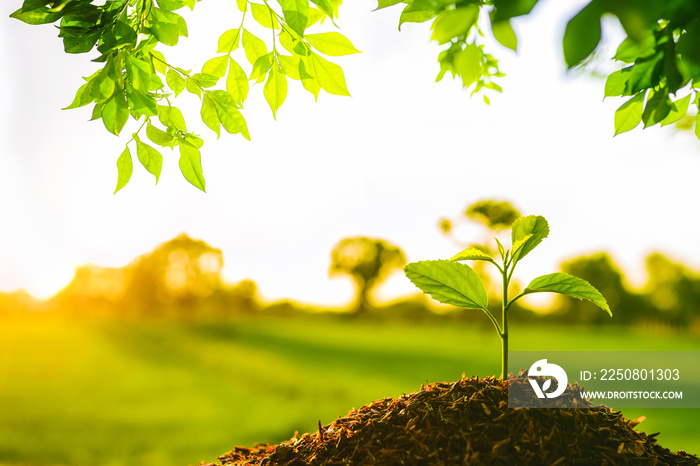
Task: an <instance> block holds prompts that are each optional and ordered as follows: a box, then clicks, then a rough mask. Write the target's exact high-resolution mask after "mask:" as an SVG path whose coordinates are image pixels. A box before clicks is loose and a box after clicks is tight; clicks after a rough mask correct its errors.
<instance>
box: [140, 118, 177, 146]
mask: <svg viewBox="0 0 700 466" xmlns="http://www.w3.org/2000/svg"><path fill="white" fill-rule="evenodd" d="M146 136H148V139H150V140H151V142H153V143H154V144H158V145H159V146H161V147H175V138H173V135H172V134H170V133H166V132H165V131H163V130H161V129H158V128H156V127H155V126H153V125H152V124H151V123H148V125H147V126H146Z"/></svg>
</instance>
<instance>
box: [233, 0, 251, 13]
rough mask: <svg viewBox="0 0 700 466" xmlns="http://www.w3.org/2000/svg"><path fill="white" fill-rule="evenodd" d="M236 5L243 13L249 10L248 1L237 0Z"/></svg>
mask: <svg viewBox="0 0 700 466" xmlns="http://www.w3.org/2000/svg"><path fill="white" fill-rule="evenodd" d="M236 5H237V6H238V9H239V10H240V12H241V13H245V12H246V10H247V9H248V0H236Z"/></svg>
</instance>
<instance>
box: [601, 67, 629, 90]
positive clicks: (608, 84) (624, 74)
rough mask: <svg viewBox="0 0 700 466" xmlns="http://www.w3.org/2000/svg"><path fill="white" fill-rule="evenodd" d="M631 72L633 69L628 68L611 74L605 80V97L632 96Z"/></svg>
mask: <svg viewBox="0 0 700 466" xmlns="http://www.w3.org/2000/svg"><path fill="white" fill-rule="evenodd" d="M631 71H632V67H631V66H628V67H627V68H622V69H621V70H618V71H615V72H614V73H610V74H609V75H608V78H607V79H606V80H605V97H610V96H618V95H620V96H626V95H632V93H631V91H630V85H629V81H630V72H631Z"/></svg>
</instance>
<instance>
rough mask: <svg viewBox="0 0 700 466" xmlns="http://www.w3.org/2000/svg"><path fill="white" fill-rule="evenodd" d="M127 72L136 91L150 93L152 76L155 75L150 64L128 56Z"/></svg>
mask: <svg viewBox="0 0 700 466" xmlns="http://www.w3.org/2000/svg"><path fill="white" fill-rule="evenodd" d="M126 72H127V75H128V76H129V79H131V85H132V86H134V89H137V90H139V91H142V92H148V88H149V86H150V84H151V75H152V74H153V70H152V69H151V64H150V63H148V62H145V61H143V60H139V59H138V58H135V57H132V56H131V55H127V56H126Z"/></svg>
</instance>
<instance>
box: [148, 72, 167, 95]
mask: <svg viewBox="0 0 700 466" xmlns="http://www.w3.org/2000/svg"><path fill="white" fill-rule="evenodd" d="M163 87H164V85H163V80H162V79H160V76H158V75H157V74H152V75H151V84H150V85H149V86H148V90H149V91H159V90H161V89H163Z"/></svg>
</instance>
